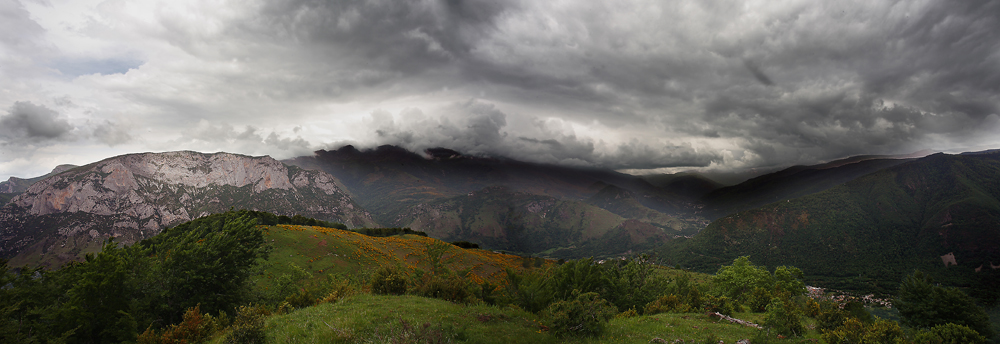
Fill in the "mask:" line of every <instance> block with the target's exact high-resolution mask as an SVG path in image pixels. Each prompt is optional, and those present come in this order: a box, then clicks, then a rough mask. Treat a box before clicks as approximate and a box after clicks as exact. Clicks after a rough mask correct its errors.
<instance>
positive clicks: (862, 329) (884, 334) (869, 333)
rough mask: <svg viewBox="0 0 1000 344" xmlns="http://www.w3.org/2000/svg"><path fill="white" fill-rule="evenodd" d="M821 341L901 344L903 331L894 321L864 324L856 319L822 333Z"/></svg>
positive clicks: (835, 343)
mask: <svg viewBox="0 0 1000 344" xmlns="http://www.w3.org/2000/svg"><path fill="white" fill-rule="evenodd" d="M823 341H825V342H827V343H829V344H856V343H873V344H896V343H899V344H902V343H906V341H905V340H904V333H903V330H902V329H901V328H900V327H899V324H898V323H896V322H895V321H890V320H883V319H877V320H876V321H874V322H872V323H870V324H866V323H863V322H861V321H860V320H858V319H854V318H849V319H847V320H846V321H844V323H843V325H841V326H840V327H838V328H836V329H834V330H830V331H824V332H823Z"/></svg>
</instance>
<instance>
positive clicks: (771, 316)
mask: <svg viewBox="0 0 1000 344" xmlns="http://www.w3.org/2000/svg"><path fill="white" fill-rule="evenodd" d="M766 308H767V316H766V317H765V318H764V326H767V327H769V328H771V329H773V330H774V332H775V333H778V334H780V335H785V336H801V335H802V334H804V333H805V332H806V329H805V327H804V326H802V319H801V318H800V316H799V312H800V311H799V309H798V307H797V306H796V305H795V304H794V303H792V302H791V301H790V300H782V299H778V298H773V299H771V303H769V304H768V305H767V307H766Z"/></svg>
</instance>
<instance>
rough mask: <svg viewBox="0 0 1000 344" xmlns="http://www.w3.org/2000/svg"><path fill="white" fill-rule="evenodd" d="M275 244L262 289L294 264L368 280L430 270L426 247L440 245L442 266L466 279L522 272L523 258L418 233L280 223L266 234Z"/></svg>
mask: <svg viewBox="0 0 1000 344" xmlns="http://www.w3.org/2000/svg"><path fill="white" fill-rule="evenodd" d="M265 238H266V240H268V241H270V242H271V244H272V245H273V246H274V251H272V252H271V258H270V259H269V261H268V262H267V263H266V266H265V272H264V274H263V275H262V277H261V278H263V279H264V280H262V281H258V282H260V283H263V285H264V286H266V285H267V284H268V282H267V280H271V279H274V278H275V277H276V276H280V275H282V274H287V273H292V270H293V269H294V268H293V267H292V265H291V264H294V265H295V266H298V267H300V268H302V269H304V270H306V271H307V272H309V273H311V274H312V275H313V276H314V277H316V278H319V276H323V275H339V276H344V277H347V278H349V279H351V280H353V281H366V280H367V279H368V276H369V275H370V274H371V273H373V272H374V271H375V270H377V269H378V268H379V267H380V266H398V267H402V268H404V269H405V270H406V271H409V272H413V271H415V270H416V269H422V270H425V271H427V270H430V269H431V268H432V262H431V261H430V259H429V258H428V252H427V250H428V248H433V247H435V246H436V245H441V246H440V247H442V248H444V250H445V252H444V254H442V256H441V262H442V263H443V264H444V265H445V266H446V267H448V268H450V269H451V270H454V271H468V273H467V274H466V277H467V278H470V279H472V280H473V281H477V282H481V281H484V280H488V281H492V282H494V283H495V282H497V281H498V280H499V279H500V278H503V277H504V276H505V275H504V269H506V268H511V269H515V270H516V269H520V268H521V266H522V265H523V261H522V258H521V257H519V256H514V255H508V254H499V253H493V252H491V251H486V250H476V249H472V250H467V249H462V248H459V247H457V246H454V245H451V244H449V243H446V242H443V241H440V240H437V239H432V238H428V237H422V236H417V235H403V236H394V237H385V238H380V237H370V236H366V235H361V234H358V233H354V232H351V231H344V230H339V229H334V228H324V227H312V226H295V225H277V226H270V227H268V230H267V232H266V235H265Z"/></svg>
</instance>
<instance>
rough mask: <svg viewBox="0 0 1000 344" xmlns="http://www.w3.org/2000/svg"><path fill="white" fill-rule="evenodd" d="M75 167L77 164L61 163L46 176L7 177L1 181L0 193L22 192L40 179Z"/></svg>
mask: <svg viewBox="0 0 1000 344" xmlns="http://www.w3.org/2000/svg"><path fill="white" fill-rule="evenodd" d="M74 167H76V165H59V166H56V168H55V169H53V170H52V172H49V173H48V174H46V175H44V176H40V177H35V178H28V179H24V178H18V177H10V178H8V179H7V181H5V182H0V193H22V192H24V191H25V190H28V187H30V186H31V184H34V183H35V182H37V181H39V180H42V179H45V178H48V177H51V176H54V175H57V174H59V173H62V172H64V171H67V170H70V169H73V168H74Z"/></svg>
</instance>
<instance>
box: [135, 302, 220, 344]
mask: <svg viewBox="0 0 1000 344" xmlns="http://www.w3.org/2000/svg"><path fill="white" fill-rule="evenodd" d="M215 322H216V319H214V318H212V317H210V316H206V315H203V314H201V311H200V310H199V307H197V306H196V307H194V308H190V309H188V310H187V311H186V312H184V320H183V321H181V323H179V324H175V325H170V326H169V327H167V328H165V329H163V332H162V333H157V332H156V330H154V329H153V328H152V327H148V328H146V331H145V332H143V333H142V334H140V335H139V337H138V338H137V339H136V342H137V343H138V344H175V343H191V344H194V343H202V342H204V341H205V340H207V339H208V338H209V336H211V335H212V334H213V330H214V329H216V328H217V326H216V325H217V324H216V323H215Z"/></svg>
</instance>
